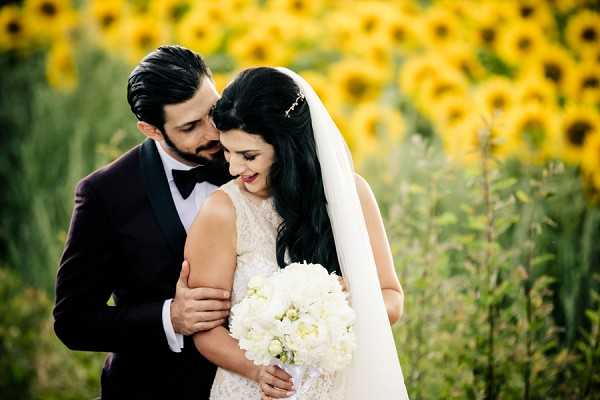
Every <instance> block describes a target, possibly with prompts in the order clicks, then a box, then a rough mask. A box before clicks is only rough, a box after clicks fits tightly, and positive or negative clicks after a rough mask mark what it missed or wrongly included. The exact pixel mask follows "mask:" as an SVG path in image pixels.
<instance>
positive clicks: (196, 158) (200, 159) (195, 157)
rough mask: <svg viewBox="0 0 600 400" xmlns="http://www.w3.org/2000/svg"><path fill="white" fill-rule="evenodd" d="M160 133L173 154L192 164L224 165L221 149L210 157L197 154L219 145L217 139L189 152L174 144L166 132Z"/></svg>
mask: <svg viewBox="0 0 600 400" xmlns="http://www.w3.org/2000/svg"><path fill="white" fill-rule="evenodd" d="M161 133H162V135H163V138H164V139H165V143H166V144H167V146H169V148H170V149H171V150H173V152H174V153H175V154H177V155H178V156H179V157H181V158H183V159H184V160H186V161H189V162H191V163H194V164H198V165H206V164H217V165H223V166H225V155H224V154H223V149H221V150H219V151H218V152H216V153H214V154H212V157H210V158H208V157H204V156H201V155H200V154H199V153H200V152H201V151H204V150H208V149H211V148H213V147H214V146H216V145H219V144H220V143H219V141H218V140H212V141H210V142H208V143H207V144H205V145H203V146H198V147H197V148H196V152H195V153H189V152H187V151H183V150H181V149H179V148H178V147H177V146H176V145H175V143H173V141H172V140H171V138H169V135H167V134H166V132H161Z"/></svg>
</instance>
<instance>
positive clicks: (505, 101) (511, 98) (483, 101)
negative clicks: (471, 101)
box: [475, 76, 516, 119]
mask: <svg viewBox="0 0 600 400" xmlns="http://www.w3.org/2000/svg"><path fill="white" fill-rule="evenodd" d="M475 98H476V101H477V103H478V104H479V110H480V111H481V112H482V113H483V115H484V116H485V117H487V118H491V119H494V118H495V117H496V116H498V115H499V116H500V117H502V115H505V114H506V113H507V112H508V111H510V110H511V109H512V108H513V107H514V105H515V103H516V98H515V94H514V86H513V83H512V81H511V80H510V79H508V78H505V77H500V76H496V77H494V78H491V79H489V80H487V81H484V82H483V83H481V84H480V85H479V87H478V88H477V89H476V94H475Z"/></svg>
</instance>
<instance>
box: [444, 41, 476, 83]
mask: <svg viewBox="0 0 600 400" xmlns="http://www.w3.org/2000/svg"><path fill="white" fill-rule="evenodd" d="M443 53H444V56H445V58H446V61H447V62H448V63H449V64H450V65H451V66H453V67H454V68H455V69H456V70H458V71H461V72H462V73H463V75H465V77H467V78H468V79H470V80H479V79H481V78H482V77H483V76H484V75H485V68H484V67H483V65H481V63H480V62H479V59H478V58H477V52H476V50H475V49H474V48H472V47H471V46H469V45H467V44H466V43H453V44H452V45H450V46H448V47H447V48H446V49H444V50H443Z"/></svg>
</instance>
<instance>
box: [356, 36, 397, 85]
mask: <svg viewBox="0 0 600 400" xmlns="http://www.w3.org/2000/svg"><path fill="white" fill-rule="evenodd" d="M355 46H356V47H355V50H354V52H353V53H354V54H355V55H356V56H357V57H360V58H361V59H364V60H365V61H366V62H367V63H369V64H371V65H372V66H374V67H375V68H377V69H378V70H379V75H380V78H381V79H384V80H389V79H390V78H391V75H392V65H393V57H392V56H393V55H392V50H391V48H390V46H389V44H388V42H387V40H386V38H385V37H384V36H383V35H382V34H378V35H372V36H371V37H370V38H365V37H361V38H359V39H358V40H357V42H356V44H355Z"/></svg>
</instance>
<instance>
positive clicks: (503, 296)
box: [366, 137, 600, 399]
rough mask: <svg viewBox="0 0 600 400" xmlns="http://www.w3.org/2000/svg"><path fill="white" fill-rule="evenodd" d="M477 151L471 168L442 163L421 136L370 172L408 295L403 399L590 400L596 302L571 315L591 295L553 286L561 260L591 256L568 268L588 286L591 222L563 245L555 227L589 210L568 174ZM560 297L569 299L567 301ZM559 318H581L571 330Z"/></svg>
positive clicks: (594, 248)
mask: <svg viewBox="0 0 600 400" xmlns="http://www.w3.org/2000/svg"><path fill="white" fill-rule="evenodd" d="M483 139H485V137H484V138H483ZM482 143H483V146H482V154H481V164H480V165H479V166H477V168H474V169H463V168H459V167H457V166H456V165H455V164H451V163H449V162H448V161H446V160H445V158H444V157H443V155H442V154H441V153H440V152H439V150H436V146H435V145H428V144H427V143H426V142H425V141H424V140H423V139H420V138H419V137H415V138H414V139H413V140H412V141H410V142H409V143H406V144H405V145H403V146H401V147H400V148H399V149H398V150H396V151H393V152H391V153H390V154H389V156H388V157H385V154H383V153H382V154H381V155H380V157H379V158H378V159H377V160H372V162H371V164H370V165H369V166H368V167H367V169H366V173H367V175H368V176H369V180H370V181H371V182H372V183H373V184H374V189H375V192H376V193H377V194H378V199H379V201H380V205H381V208H382V211H383V214H384V218H385V219H386V227H387V228H388V231H389V235H390V239H391V242H392V246H393V251H394V256H395V262H396V267H397V269H398V275H399V277H400V280H401V282H402V284H403V286H404V288H405V292H406V306H405V315H404V317H403V319H402V321H401V322H400V323H399V324H398V325H397V326H396V327H395V337H396V343H397V346H398V349H399V354H400V358H401V361H402V364H403V366H404V372H405V377H406V381H407V386H408V389H409V393H411V398H414V399H430V398H455V399H464V398H485V399H499V398H511V399H512V398H522V399H537V398H588V397H589V398H593V393H595V391H597V389H598V380H599V379H600V368H599V365H598V362H599V361H600V360H599V359H598V350H597V345H596V339H595V338H596V336H597V331H596V329H597V328H595V327H596V326H597V323H598V322H597V321H596V320H595V315H598V313H600V310H599V309H598V303H597V301H596V302H591V303H589V302H584V301H581V302H580V303H579V305H578V307H576V308H575V309H573V310H569V309H568V307H567V305H568V304H569V302H570V301H572V298H578V297H579V298H581V297H584V296H586V295H587V296H589V294H590V291H589V289H590V288H591V287H593V285H592V284H591V283H590V282H588V284H587V288H588V291H587V292H586V293H584V290H583V286H582V285H581V286H579V287H578V288H577V290H575V289H574V287H573V286H571V282H563V281H562V280H561V279H562V278H563V275H562V274H563V273H564V271H563V270H564V265H563V264H561V262H562V257H561V251H563V249H564V248H567V249H569V250H570V251H572V252H576V251H577V250H576V249H578V248H579V246H581V247H584V248H587V251H588V252H589V254H588V255H587V256H584V255H578V256H577V257H575V259H574V260H573V264H576V265H573V264H569V266H573V269H574V270H575V271H578V272H576V273H575V274H576V275H577V276H581V275H579V274H587V275H586V276H587V277H588V279H589V277H590V276H591V275H590V274H589V271H591V270H592V269H593V268H594V267H596V266H595V265H593V263H590V262H591V258H592V256H590V254H598V243H596V242H594V243H593V244H592V243H591V242H590V240H591V237H590V236H589V235H593V234H591V233H590V231H593V229H592V228H591V227H590V226H589V225H590V224H592V225H593V223H594V221H589V220H585V219H584V222H583V224H584V225H586V224H587V225H588V227H587V229H585V230H583V231H576V232H570V233H571V235H570V236H569V237H568V239H567V238H563V237H562V235H563V232H562V230H561V228H560V224H567V223H569V224H570V226H571V227H573V226H578V225H580V224H582V221H581V218H580V217H577V218H574V219H572V220H570V221H568V216H565V215H563V213H565V214H567V215H572V214H573V213H576V212H577V213H580V214H584V215H588V214H592V215H595V214H596V213H597V211H595V210H594V209H593V208H591V207H589V206H588V205H587V204H586V203H585V199H584V198H583V197H582V194H581V189H580V188H577V191H576V190H575V189H574V187H575V186H576V185H574V184H573V182H578V181H577V180H575V178H574V173H573V171H572V170H571V169H569V168H565V167H564V166H563V165H562V164H550V165H547V166H546V167H529V168H524V167H522V166H517V165H515V164H513V163H508V164H506V165H500V164H497V163H496V161H495V160H493V159H492V158H491V157H490V156H489V155H488V154H487V150H486V149H487V147H486V144H485V143H486V141H485V140H482ZM382 171H385V172H382ZM516 171H518V173H516ZM565 188H569V189H571V190H570V191H569V192H567V191H566V190H565ZM564 196H569V197H571V198H572V199H573V198H574V199H576V200H577V201H571V202H566V201H564V200H565V199H564ZM561 200H562V201H564V202H562V203H558V204H557V203H556V202H557V201H559V202H560V201H561ZM567 204H568V206H567ZM567 207H568V208H569V210H565V208H567ZM576 208H578V210H577V211H575V210H574V209H576ZM587 218H589V217H587ZM557 221H559V222H557ZM593 226H594V227H595V228H594V229H597V228H598V225H593ZM592 237H594V236H592ZM595 237H598V236H597V235H596V236H595ZM560 240H565V241H566V242H567V243H565V244H563V245H562V247H561V245H559V244H558V243H559V241H560ZM586 263H589V264H586ZM584 271H586V272H584ZM566 290H572V291H574V292H575V293H572V292H569V296H568V297H566V298H565V297H564V291H566ZM557 309H558V311H557ZM586 310H587V311H586ZM569 312H571V314H569ZM563 315H569V316H570V318H572V319H571V321H573V320H574V319H576V318H579V317H580V316H583V318H584V319H583V320H582V321H583V322H582V323H579V324H575V325H571V326H567V325H564V324H563V322H564V321H565V320H564V319H561V316H563ZM569 331H575V332H576V333H575V334H574V336H573V337H574V338H575V339H572V340H570V339H569V336H568V334H567V332H569ZM575 342H577V344H575ZM590 368H591V369H590ZM576 371H585V375H586V376H588V377H587V378H585V379H581V377H580V376H579V374H578V373H577V372H576ZM590 371H594V372H590ZM586 382H588V383H586ZM589 382H594V383H593V384H591V383H589ZM590 385H591V386H593V387H594V390H591V389H589V387H590ZM590 396H592V397H590Z"/></svg>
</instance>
